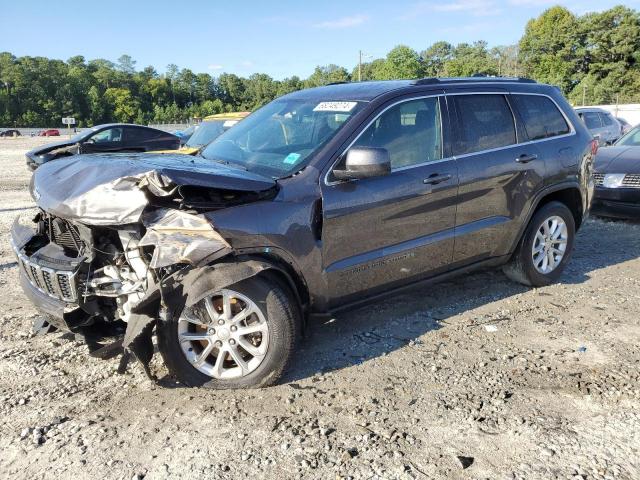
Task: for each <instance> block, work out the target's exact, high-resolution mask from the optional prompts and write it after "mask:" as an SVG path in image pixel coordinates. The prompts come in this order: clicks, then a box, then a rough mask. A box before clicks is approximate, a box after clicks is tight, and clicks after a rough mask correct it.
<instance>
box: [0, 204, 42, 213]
mask: <svg viewBox="0 0 640 480" xmlns="http://www.w3.org/2000/svg"><path fill="white" fill-rule="evenodd" d="M35 208H36V207H35V205H34V206H31V207H15V208H0V213H5V212H18V211H22V210H33V209H35Z"/></svg>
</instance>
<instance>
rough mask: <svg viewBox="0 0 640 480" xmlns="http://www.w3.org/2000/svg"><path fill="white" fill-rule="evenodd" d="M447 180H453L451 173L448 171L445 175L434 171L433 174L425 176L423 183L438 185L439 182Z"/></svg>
mask: <svg viewBox="0 0 640 480" xmlns="http://www.w3.org/2000/svg"><path fill="white" fill-rule="evenodd" d="M447 180H451V175H449V174H448V173H445V174H443V175H438V174H437V173H434V174H433V175H429V176H428V177H427V178H425V179H424V180H423V181H422V183H424V184H425V185H437V184H438V183H442V182H446V181H447Z"/></svg>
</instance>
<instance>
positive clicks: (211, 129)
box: [186, 120, 233, 147]
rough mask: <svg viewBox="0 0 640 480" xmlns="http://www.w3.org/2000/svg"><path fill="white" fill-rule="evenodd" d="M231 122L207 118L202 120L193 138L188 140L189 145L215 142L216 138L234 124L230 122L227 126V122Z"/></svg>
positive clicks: (197, 145) (198, 145) (195, 145)
mask: <svg viewBox="0 0 640 480" xmlns="http://www.w3.org/2000/svg"><path fill="white" fill-rule="evenodd" d="M226 122H229V120H207V121H205V122H202V123H201V124H200V126H199V127H198V128H196V131H195V132H193V135H191V138H189V140H188V141H187V143H186V145H187V147H201V146H203V145H206V144H208V143H211V142H213V141H214V140H215V139H216V138H218V137H219V136H220V135H222V134H223V133H224V131H225V130H228V129H229V128H230V127H231V126H232V125H233V124H232V123H229V125H228V126H227V127H226V128H225V123H226Z"/></svg>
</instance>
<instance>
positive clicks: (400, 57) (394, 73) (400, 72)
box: [374, 45, 424, 80]
mask: <svg viewBox="0 0 640 480" xmlns="http://www.w3.org/2000/svg"><path fill="white" fill-rule="evenodd" d="M374 76H375V78H376V79H377V80H394V79H412V78H420V77H423V76H424V66H423V65H422V59H421V58H420V55H418V52H416V51H415V50H413V49H411V48H409V47H407V46H406V45H398V46H397V47H395V48H394V49H393V50H391V51H390V52H389V53H388V54H387V57H386V59H385V61H384V63H381V64H379V66H378V68H376V70H375V71H374Z"/></svg>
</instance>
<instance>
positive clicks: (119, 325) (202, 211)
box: [11, 78, 594, 388]
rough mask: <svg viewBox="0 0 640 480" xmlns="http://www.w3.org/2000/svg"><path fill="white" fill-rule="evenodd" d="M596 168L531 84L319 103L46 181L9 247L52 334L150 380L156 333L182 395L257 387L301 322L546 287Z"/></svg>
mask: <svg viewBox="0 0 640 480" xmlns="http://www.w3.org/2000/svg"><path fill="white" fill-rule="evenodd" d="M593 149H594V145H593V142H592V138H591V135H590V134H589V132H588V131H587V130H586V128H585V127H584V125H583V124H582V122H581V121H580V120H579V119H578V117H577V116H576V114H575V113H574V112H573V110H572V109H571V107H570V106H569V105H568V104H567V102H566V101H565V100H564V98H563V97H562V95H561V94H560V93H559V91H558V89H557V88H555V87H551V86H548V85H541V84H537V83H535V82H533V81H531V80H526V79H517V78H468V79H423V80H417V81H389V82H363V83H354V84H340V85H330V86H326V87H321V88H314V89H310V90H303V91H299V92H295V93H292V94H289V95H286V96H284V97H281V98H279V99H277V100H275V101H273V102H271V103H270V104H268V105H266V106H265V107H263V108H261V109H260V110H258V111H257V112H255V113H254V114H252V115H250V116H249V117H248V118H247V119H245V120H244V121H243V122H241V123H240V124H238V125H237V126H236V127H234V128H232V129H230V130H229V131H227V132H226V133H225V134H223V135H222V136H220V137H219V138H218V139H217V140H215V141H214V142H213V143H212V144H210V145H209V146H208V147H207V148H206V149H205V150H204V151H203V152H202V155H201V156H199V157H188V156H185V155H167V154H164V155H151V154H135V155H133V154H112V155H80V156H77V157H72V158H69V159H63V160H59V161H56V162H50V163H47V164H45V165H43V166H42V167H40V168H39V169H38V170H37V171H36V172H35V174H34V176H33V180H32V184H31V194H32V196H33V198H34V200H35V201H36V202H37V205H38V207H39V213H38V214H37V215H36V217H35V218H34V219H27V220H25V219H18V220H17V221H16V223H15V224H14V227H13V229H12V240H11V241H12V246H13V249H14V250H15V252H16V254H17V257H18V259H19V262H18V263H19V265H20V270H21V272H20V273H21V275H20V278H21V284H22V288H23V289H24V291H25V293H26V295H27V296H28V297H29V298H30V299H31V301H32V302H33V303H34V304H35V305H36V306H37V307H38V308H39V309H40V310H41V311H43V312H45V313H46V318H47V322H48V324H46V323H45V324H44V328H48V327H49V324H50V326H52V327H57V328H62V329H67V330H71V331H72V332H75V333H77V334H80V335H82V336H83V337H84V339H85V340H86V341H87V344H88V345H89V349H90V352H91V354H92V355H94V356H96V357H103V358H104V357H111V356H113V355H116V354H122V362H121V366H122V367H123V368H124V366H126V361H127V358H128V357H129V356H130V355H131V354H132V355H134V356H135V357H136V358H137V359H138V360H140V361H141V363H142V364H143V366H144V368H145V370H146V372H147V374H149V375H151V373H150V371H149V361H150V359H151V356H152V355H153V351H154V346H153V334H154V332H155V333H156V334H157V344H158V348H159V350H160V353H161V354H162V357H163V359H164V361H165V363H166V365H167V367H168V369H169V371H170V373H171V374H172V375H173V376H175V377H176V378H177V379H179V380H180V381H182V382H184V383H185V384H187V385H192V386H198V385H205V386H209V387H214V388H237V387H255V386H265V385H269V384H272V383H274V382H276V381H277V380H278V378H279V377H280V376H281V374H282V372H283V371H284V369H285V367H286V365H287V363H288V361H289V359H290V358H291V356H292V352H293V350H294V347H295V345H296V340H297V338H298V337H299V336H300V334H301V333H302V331H303V329H304V326H305V323H306V319H307V318H309V317H310V316H312V315H330V314H332V313H334V312H336V311H337V310H338V309H343V308H347V307H349V306H353V305H356V304H360V303H362V302H367V301H369V302H373V301H376V300H375V298H376V297H378V296H380V295H383V294H388V293H390V292H393V291H396V290H397V289H399V288H401V287H405V286H407V285H410V284H414V283H416V282H419V281H435V280H438V279H442V278H443V277H446V276H449V275H452V274H457V273H463V272H468V271H469V270H471V269H475V268H479V267H486V266H500V265H503V266H504V269H505V272H506V273H507V274H508V275H509V276H510V277H511V278H513V279H515V280H517V281H519V282H522V283H524V284H527V285H533V286H542V285H548V284H550V283H552V282H555V281H557V279H558V278H559V276H560V274H561V272H562V270H563V268H564V267H565V265H566V263H567V262H568V261H569V258H570V256H571V252H572V249H573V245H574V237H575V232H576V230H577V229H578V228H579V227H580V224H581V223H582V221H583V219H584V218H585V216H586V215H587V213H588V209H589V204H590V200H591V195H592V192H593V183H592V181H591V166H592V156H593V153H594V150H593Z"/></svg>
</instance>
